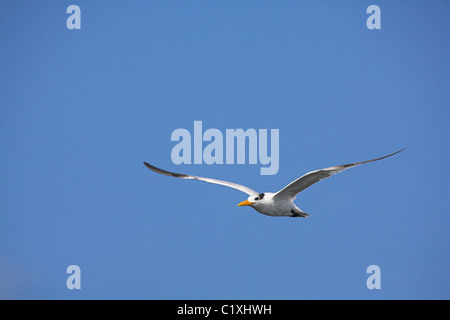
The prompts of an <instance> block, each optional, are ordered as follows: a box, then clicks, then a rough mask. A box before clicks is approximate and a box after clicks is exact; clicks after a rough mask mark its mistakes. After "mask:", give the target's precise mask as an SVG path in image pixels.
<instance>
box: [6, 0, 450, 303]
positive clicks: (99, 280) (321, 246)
mask: <svg viewBox="0 0 450 320" xmlns="http://www.w3.org/2000/svg"><path fill="white" fill-rule="evenodd" d="M71 4H76V5H78V6H79V7H80V8H81V29H80V30H69V29H67V27H66V19H67V18H68V17H69V14H67V13H66V9H67V7H68V6H69V5H71ZM371 4H376V5H378V6H379V7H380V9H381V29H380V30H369V29H368V28H367V27H366V19H367V18H368V17H369V14H367V13H366V9H367V7H368V6H369V5H371ZM449 14H450V4H449V3H448V1H433V2H432V3H430V2H429V1H395V2H393V1H251V0H244V1H200V0H198V1H95V2H93V1H33V2H31V1H2V2H1V3H0V44H1V48H2V49H1V50H0V106H1V107H0V111H1V117H0V154H1V155H2V156H1V157H0V298H3V299H81V298H82V299H436V298H437V299H448V298H450V290H449V287H450V276H449V273H448V272H449V270H450V252H449V248H448V244H449V240H450V236H449V232H448V230H449V226H450V215H449V208H450V203H449V197H448V190H449V180H450V175H449V169H448V163H449V158H450V157H449V156H450V154H449V147H448V138H449V133H450V130H449V125H448V119H449V116H450V112H449V105H448V101H449V100H450V91H449V88H450V83H449V82H450V81H449V77H448V75H449V73H450V70H449V69H450V68H449V67H450V63H449V59H448V58H449V53H450V40H449V39H450V30H449V28H448V18H449ZM195 120H201V121H202V123H203V128H204V130H206V129H208V128H216V129H218V130H220V131H221V132H223V133H225V130H226V129H237V128H243V129H249V128H254V129H269V130H270V129H279V132H280V141H279V145H280V152H279V158H280V168H279V171H278V173H277V174H276V175H260V171H259V170H260V167H261V165H260V164H256V165H255V164H252V165H251V164H248V163H247V164H240V165H237V164H234V165H230V164H228V165H227V164H222V165H217V164H215V165H207V164H202V165H194V164H191V165H187V164H181V165H175V164H173V163H172V160H171V157H170V154H171V150H172V148H173V147H174V145H175V144H176V143H175V142H173V141H171V140H170V137H171V134H172V132H173V131H174V130H175V129H177V128H185V129H187V130H189V131H190V132H191V133H193V125H194V121H195ZM403 147H407V149H406V150H405V151H404V152H402V153H400V154H398V155H396V156H394V157H392V158H389V159H386V160H383V161H380V162H375V163H371V164H367V165H363V166H360V167H357V168H353V169H350V170H348V171H345V172H343V173H340V174H339V175H336V176H334V177H332V178H331V179H328V180H325V181H322V182H320V183H318V184H316V185H314V186H312V187H311V188H309V189H307V190H305V191H304V192H303V193H301V194H300V195H299V196H298V197H297V200H296V202H295V203H296V204H297V205H298V206H299V207H300V208H302V209H303V210H304V211H306V212H307V213H309V214H311V217H310V218H308V219H300V218H299V219H294V218H273V217H268V216H264V215H261V214H259V213H257V212H256V211H254V210H252V209H251V208H249V207H237V206H236V204H237V203H239V202H241V201H243V200H245V199H246V198H247V195H245V194H243V193H240V192H239V191H236V190H233V189H229V188H225V187H222V186H215V185H209V184H206V183H201V182H196V181H185V180H179V179H174V178H169V177H165V176H161V175H157V174H155V173H153V172H151V171H149V170H148V169H146V168H145V167H144V166H143V165H142V162H143V161H147V162H149V163H152V164H154V165H156V166H159V167H162V168H164V169H167V170H173V171H178V172H183V173H184V172H186V173H192V174H196V175H200V176H206V177H213V178H218V179H224V180H230V181H234V182H238V183H242V184H244V185H248V186H249V187H250V188H253V189H256V190H258V191H260V192H265V191H277V190H279V189H281V188H282V187H284V186H285V185H287V184H288V183H289V182H291V181H292V180H294V179H296V178H297V177H299V176H300V175H302V174H304V173H306V172H308V171H311V170H316V169H320V168H324V167H328V166H333V165H340V164H344V163H349V162H355V161H362V160H367V159H371V158H375V157H379V156H383V155H385V154H389V153H392V152H394V151H397V150H399V149H401V148H403ZM73 264H75V265H78V266H79V267H80V269H81V289H80V290H76V289H75V290H69V289H67V287H66V279H67V277H68V276H69V275H68V274H66V268H67V267H68V266H69V265H73ZM369 265H378V266H379V267H380V269H381V289H380V290H369V289H368V288H367V287H366V279H367V278H368V276H369V275H368V274H366V268H367V267H368V266H369Z"/></svg>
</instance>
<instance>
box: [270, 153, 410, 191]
mask: <svg viewBox="0 0 450 320" xmlns="http://www.w3.org/2000/svg"><path fill="white" fill-rule="evenodd" d="M405 149H406V148H403V149H401V150H399V151H397V152H394V153H391V154H389V155H387V156H384V157H380V158H376V159H372V160H367V161H361V162H356V163H350V164H344V165H341V166H335V167H329V168H325V169H320V170H315V171H311V172H308V173H307V174H305V175H303V176H301V177H300V178H298V179H297V180H294V181H292V182H291V183H290V184H288V185H287V186H286V187H284V188H283V189H281V190H280V191H278V192H277V193H276V194H275V196H274V197H277V198H290V199H295V196H296V194H297V193H299V192H302V191H303V190H305V189H306V188H308V187H310V186H312V185H313V184H315V183H317V182H319V181H320V180H323V179H326V178H329V177H331V176H332V175H334V174H336V173H339V172H341V171H344V170H345V169H349V168H352V167H354V166H357V165H360V164H363V163H368V162H372V161H378V160H381V159H384V158H387V157H391V156H393V155H394V154H397V153H399V152H401V151H403V150H405Z"/></svg>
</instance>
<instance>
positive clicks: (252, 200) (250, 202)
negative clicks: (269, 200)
mask: <svg viewBox="0 0 450 320" xmlns="http://www.w3.org/2000/svg"><path fill="white" fill-rule="evenodd" d="M264 196H265V194H264V193H260V194H257V195H251V196H250V197H248V199H247V200H245V201H242V202H241V203H239V204H238V207H241V206H255V205H256V206H257V205H258V204H260V203H261V202H263V201H264V200H263V199H264Z"/></svg>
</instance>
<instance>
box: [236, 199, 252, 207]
mask: <svg viewBox="0 0 450 320" xmlns="http://www.w3.org/2000/svg"><path fill="white" fill-rule="evenodd" d="M251 204H252V203H251V202H250V201H248V200H245V201H242V202H241V203H239V204H238V207H241V206H249V205H251Z"/></svg>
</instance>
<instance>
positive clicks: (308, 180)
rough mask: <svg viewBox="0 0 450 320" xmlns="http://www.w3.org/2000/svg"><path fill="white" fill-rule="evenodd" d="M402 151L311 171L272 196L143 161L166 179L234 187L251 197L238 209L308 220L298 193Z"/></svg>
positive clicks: (271, 194) (267, 193) (238, 185)
mask: <svg viewBox="0 0 450 320" xmlns="http://www.w3.org/2000/svg"><path fill="white" fill-rule="evenodd" d="M403 150H405V148H403V149H401V150H399V151H397V152H394V153H392V154H389V155H387V156H384V157H380V158H376V159H372V160H367V161H361V162H355V163H350V164H344V165H340V166H335V167H329V168H325V169H320V170H315V171H311V172H308V173H307V174H305V175H303V176H301V177H300V178H298V179H297V180H294V181H292V182H291V183H289V184H288V185H287V186H286V187H284V188H283V189H281V190H280V191H278V192H276V193H272V192H264V193H258V192H256V191H254V190H252V189H250V188H248V187H246V186H243V185H240V184H237V183H233V182H228V181H223V180H217V179H211V178H203V177H198V176H193V175H188V174H182V173H175V172H170V171H166V170H162V169H159V168H157V167H155V166H152V165H150V164H148V163H147V162H144V165H145V166H146V167H147V168H149V169H150V170H152V171H154V172H157V173H160V174H164V175H167V176H172V177H176V178H181V179H193V180H200V181H204V182H208V183H214V184H219V185H223V186H226V187H230V188H234V189H237V190H239V191H242V192H245V193H247V194H248V195H249V197H248V198H247V200H245V201H243V202H241V203H239V204H238V206H247V205H248V206H251V207H252V208H253V209H255V210H256V211H258V212H260V213H262V214H265V215H268V216H274V217H279V216H282V217H309V214H307V213H305V212H303V211H302V210H301V209H300V208H298V207H297V206H296V205H295V204H294V203H293V201H294V200H295V197H296V195H297V193H299V192H302V191H303V190H305V189H306V188H308V187H309V186H311V185H313V184H315V183H316V182H319V181H320V180H323V179H326V178H329V177H331V176H332V175H334V174H336V173H339V172H341V171H343V170H345V169H349V168H352V167H354V166H357V165H360V164H363V163H368V162H372V161H377V160H381V159H384V158H387V157H390V156H393V155H394V154H397V153H399V152H401V151H403Z"/></svg>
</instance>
